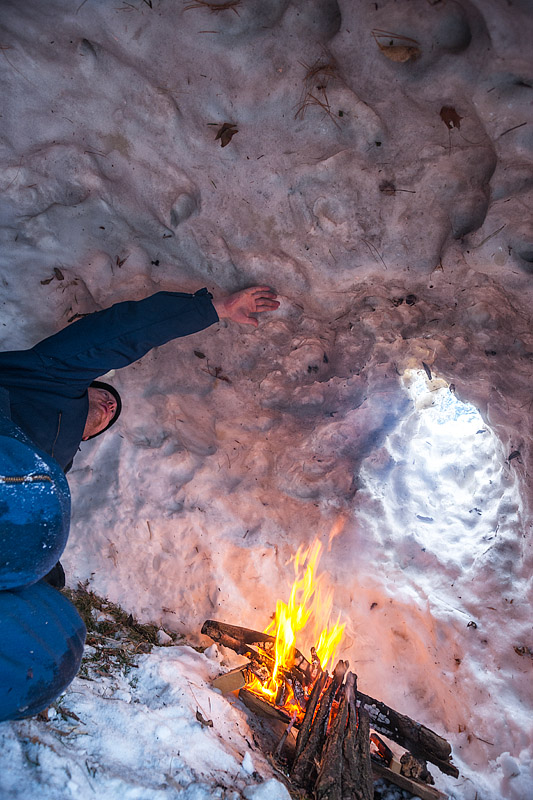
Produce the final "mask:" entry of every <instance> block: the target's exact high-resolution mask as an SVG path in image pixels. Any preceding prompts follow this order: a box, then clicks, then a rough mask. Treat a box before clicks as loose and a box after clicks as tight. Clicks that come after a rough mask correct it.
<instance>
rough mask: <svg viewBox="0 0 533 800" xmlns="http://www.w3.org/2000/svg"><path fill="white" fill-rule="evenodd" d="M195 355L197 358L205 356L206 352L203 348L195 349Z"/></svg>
mask: <svg viewBox="0 0 533 800" xmlns="http://www.w3.org/2000/svg"><path fill="white" fill-rule="evenodd" d="M194 355H195V356H196V358H205V353H202V352H201V350H195V351H194Z"/></svg>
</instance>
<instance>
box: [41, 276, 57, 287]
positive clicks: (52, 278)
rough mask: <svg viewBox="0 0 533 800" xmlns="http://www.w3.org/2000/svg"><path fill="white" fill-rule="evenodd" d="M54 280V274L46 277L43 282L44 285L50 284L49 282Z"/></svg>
mask: <svg viewBox="0 0 533 800" xmlns="http://www.w3.org/2000/svg"><path fill="white" fill-rule="evenodd" d="M53 280H54V276H53V275H52V277H51V278H45V279H44V281H41V283H42V285H43V286H48V284H49V283H51V281H53Z"/></svg>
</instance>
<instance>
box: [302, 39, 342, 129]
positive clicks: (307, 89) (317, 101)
mask: <svg viewBox="0 0 533 800" xmlns="http://www.w3.org/2000/svg"><path fill="white" fill-rule="evenodd" d="M300 64H301V65H302V67H303V68H304V69H305V76H304V87H303V91H302V96H301V99H300V102H299V104H298V108H297V110H296V114H295V115H294V118H295V119H303V118H304V117H305V114H306V112H307V109H308V108H309V107H310V106H319V107H320V108H321V109H322V110H323V111H324V112H325V113H326V114H327V115H328V116H329V117H330V118H331V119H332V120H333V122H334V123H335V125H337V127H339V125H338V123H337V120H336V119H335V116H334V114H333V112H332V110H331V105H330V102H329V98H328V87H329V85H330V83H331V81H333V80H339V68H338V65H337V62H336V61H335V59H334V58H333V56H332V55H330V54H329V53H328V52H327V51H325V52H324V53H323V55H322V56H321V57H320V58H318V59H317V60H316V61H314V62H313V64H311V65H309V64H305V63H303V62H301V61H300Z"/></svg>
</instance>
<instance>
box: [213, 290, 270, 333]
mask: <svg viewBox="0 0 533 800" xmlns="http://www.w3.org/2000/svg"><path fill="white" fill-rule="evenodd" d="M276 297H277V294H276V293H275V292H274V291H273V290H272V289H271V288H270V287H269V286H252V287H250V288H249V289H243V290H242V291H240V292H235V293H234V294H230V296H229V297H225V298H224V299H222V300H213V305H214V306H215V310H216V312H217V314H218V316H219V318H220V319H231V320H233V322H241V323H242V324H243V325H253V326H254V328H257V325H258V322H257V319H256V318H255V317H253V316H252V314H259V313H261V312H262V311H274V310H275V309H276V308H279V302H278V301H277V300H276Z"/></svg>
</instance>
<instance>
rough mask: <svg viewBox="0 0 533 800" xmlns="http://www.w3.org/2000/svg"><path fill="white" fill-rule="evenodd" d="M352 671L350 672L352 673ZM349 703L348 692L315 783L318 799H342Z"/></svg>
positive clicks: (338, 712)
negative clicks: (343, 751)
mask: <svg viewBox="0 0 533 800" xmlns="http://www.w3.org/2000/svg"><path fill="white" fill-rule="evenodd" d="M351 674H352V673H350V675H351ZM348 709H349V704H348V702H347V699H346V694H345V695H344V697H343V698H342V700H341V704H340V706H339V708H338V711H337V716H336V717H335V720H334V722H333V725H332V726H331V730H330V732H329V734H328V736H327V739H326V744H325V747H324V752H323V754H322V762H321V764H320V769H319V772H318V777H317V781H316V784H315V797H316V800H342V784H341V776H342V765H343V764H342V750H343V743H344V734H345V730H346V722H347V720H348Z"/></svg>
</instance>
